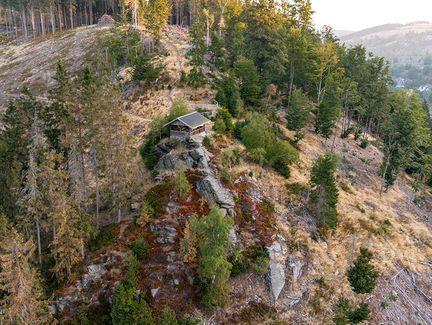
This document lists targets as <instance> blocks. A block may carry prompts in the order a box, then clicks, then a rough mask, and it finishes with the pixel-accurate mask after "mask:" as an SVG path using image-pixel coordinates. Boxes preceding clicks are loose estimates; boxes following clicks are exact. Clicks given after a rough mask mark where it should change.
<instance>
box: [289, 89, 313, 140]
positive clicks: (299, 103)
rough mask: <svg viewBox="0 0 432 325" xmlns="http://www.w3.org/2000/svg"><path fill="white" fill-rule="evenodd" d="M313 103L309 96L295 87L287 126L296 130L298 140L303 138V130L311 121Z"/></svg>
mask: <svg viewBox="0 0 432 325" xmlns="http://www.w3.org/2000/svg"><path fill="white" fill-rule="evenodd" d="M311 109H312V105H311V103H310V102H309V99H308V97H307V96H306V95H305V94H304V93H303V92H302V91H301V90H300V89H297V88H296V89H294V91H293V93H292V95H291V101H290V105H289V106H288V108H287V115H286V119H287V122H288V123H287V126H288V129H290V130H293V131H296V140H297V141H299V140H301V139H302V138H303V134H302V132H301V130H302V129H303V128H304V127H305V126H306V125H307V124H308V122H309V114H310V111H311Z"/></svg>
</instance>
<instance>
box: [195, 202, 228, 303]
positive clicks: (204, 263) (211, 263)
mask: <svg viewBox="0 0 432 325" xmlns="http://www.w3.org/2000/svg"><path fill="white" fill-rule="evenodd" d="M190 220H191V221H190V223H191V228H192V231H193V232H194V234H195V235H196V238H197V239H198V248H199V267H198V276H199V278H200V280H201V282H202V284H203V285H204V287H205V294H204V297H203V303H204V304H206V305H207V306H224V305H226V304H227V302H228V297H229V290H230V288H229V282H228V280H229V276H230V269H231V264H230V263H229V262H228V260H227V256H226V253H227V250H228V248H229V247H230V245H231V238H230V229H231V227H232V226H233V221H232V220H231V218H227V217H224V215H223V214H222V213H221V212H220V211H219V210H218V209H212V210H211V211H210V213H209V214H208V215H207V216H205V217H202V218H200V219H198V218H196V217H192V218H191V219H190Z"/></svg>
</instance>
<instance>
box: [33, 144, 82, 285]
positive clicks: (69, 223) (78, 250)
mask: <svg viewBox="0 0 432 325" xmlns="http://www.w3.org/2000/svg"><path fill="white" fill-rule="evenodd" d="M62 160H63V159H62V156H61V155H59V154H57V153H55V152H52V151H48V152H46V153H45V154H44V160H43V162H42V163H41V165H40V191H41V193H43V206H44V208H45V211H44V213H45V215H46V216H47V220H48V222H47V224H48V225H49V227H50V228H51V230H52V234H53V241H52V242H51V244H50V248H51V255H52V257H53V258H54V261H55V265H54V267H53V268H52V271H53V272H54V273H55V274H56V276H57V279H58V280H60V281H62V280H66V279H68V278H69V277H70V276H71V274H72V267H73V266H74V265H75V264H76V263H78V262H80V261H82V260H83V258H84V256H83V246H84V238H85V236H86V233H82V232H81V231H80V229H83V228H80V226H81V225H80V220H81V218H80V215H79V213H78V211H77V209H76V207H75V206H74V200H73V199H71V198H70V197H69V196H68V194H67V186H68V176H67V172H66V171H65V170H61V169H58V168H57V166H59V164H60V163H61V161H62ZM84 229H86V227H84Z"/></svg>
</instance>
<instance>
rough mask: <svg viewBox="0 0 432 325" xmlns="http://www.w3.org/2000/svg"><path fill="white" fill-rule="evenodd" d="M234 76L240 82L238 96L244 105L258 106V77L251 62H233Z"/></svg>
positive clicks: (246, 60)
mask: <svg viewBox="0 0 432 325" xmlns="http://www.w3.org/2000/svg"><path fill="white" fill-rule="evenodd" d="M233 70H234V75H235V76H236V77H237V78H238V79H239V80H240V94H241V98H242V100H243V102H244V103H245V105H248V106H256V105H258V97H259V95H260V91H261V89H260V85H259V75H258V71H257V68H256V66H255V64H254V62H253V61H252V60H249V59H239V60H237V61H236V62H234V69H233Z"/></svg>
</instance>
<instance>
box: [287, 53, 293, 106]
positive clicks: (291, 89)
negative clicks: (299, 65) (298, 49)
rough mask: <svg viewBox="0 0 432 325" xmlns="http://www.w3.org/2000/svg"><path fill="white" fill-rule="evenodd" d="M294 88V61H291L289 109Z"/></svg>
mask: <svg viewBox="0 0 432 325" xmlns="http://www.w3.org/2000/svg"><path fill="white" fill-rule="evenodd" d="M293 87H294V61H292V60H291V63H290V81H289V90H288V107H290V104H291V95H292V91H293Z"/></svg>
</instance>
